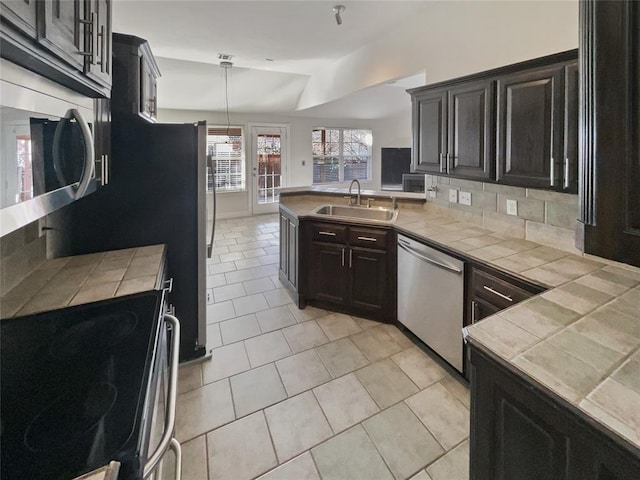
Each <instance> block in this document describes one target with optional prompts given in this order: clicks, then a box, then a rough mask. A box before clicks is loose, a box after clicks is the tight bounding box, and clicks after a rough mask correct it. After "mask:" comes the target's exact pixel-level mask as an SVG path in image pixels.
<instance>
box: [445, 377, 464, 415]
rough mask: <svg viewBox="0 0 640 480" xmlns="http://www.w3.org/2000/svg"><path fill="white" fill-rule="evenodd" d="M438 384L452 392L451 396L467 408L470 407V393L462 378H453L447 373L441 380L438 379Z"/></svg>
mask: <svg viewBox="0 0 640 480" xmlns="http://www.w3.org/2000/svg"><path fill="white" fill-rule="evenodd" d="M440 384H441V385H442V386H443V387H445V388H446V389H447V390H449V391H450V392H451V393H453V396H454V397H456V398H457V399H458V400H459V401H460V403H462V404H463V405H464V406H465V407H467V409H470V408H471V394H470V392H469V385H468V384H466V383H463V381H462V380H458V379H457V378H453V377H452V376H451V375H447V376H446V377H444V378H443V379H442V380H440Z"/></svg>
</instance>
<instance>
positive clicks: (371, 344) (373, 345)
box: [351, 327, 402, 362]
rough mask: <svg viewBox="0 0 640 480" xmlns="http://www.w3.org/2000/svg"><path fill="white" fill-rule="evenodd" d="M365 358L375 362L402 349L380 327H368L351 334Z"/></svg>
mask: <svg viewBox="0 0 640 480" xmlns="http://www.w3.org/2000/svg"><path fill="white" fill-rule="evenodd" d="M351 340H352V341H353V343H355V344H356V346H357V347H358V348H359V349H360V351H361V352H362V353H364V355H365V357H367V360H369V361H370V362H376V361H378V360H381V359H383V358H386V357H388V356H390V355H393V354H394V353H397V352H399V351H400V350H402V347H401V346H400V345H399V344H398V343H397V342H396V341H395V340H394V339H393V338H391V336H390V335H389V334H388V333H387V332H386V331H384V330H383V329H382V327H376V328H369V329H367V330H365V331H363V332H360V333H356V334H355V335H352V336H351Z"/></svg>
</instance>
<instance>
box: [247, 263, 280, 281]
mask: <svg viewBox="0 0 640 480" xmlns="http://www.w3.org/2000/svg"><path fill="white" fill-rule="evenodd" d="M251 273H252V274H253V276H254V278H262V277H270V276H272V275H277V274H278V266H277V265H261V266H259V267H253V268H252V269H251Z"/></svg>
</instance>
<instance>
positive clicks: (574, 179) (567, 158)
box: [561, 61, 580, 193]
mask: <svg viewBox="0 0 640 480" xmlns="http://www.w3.org/2000/svg"><path fill="white" fill-rule="evenodd" d="M579 79H580V75H579V71H578V62H577V61H576V62H571V63H569V64H568V65H566V66H565V67H564V155H563V168H562V187H561V188H562V191H563V192H565V193H578V90H579V87H580V84H579Z"/></svg>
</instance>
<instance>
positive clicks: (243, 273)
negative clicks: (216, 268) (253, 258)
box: [224, 262, 253, 293]
mask: <svg viewBox="0 0 640 480" xmlns="http://www.w3.org/2000/svg"><path fill="white" fill-rule="evenodd" d="M235 263H236V267H237V268H238V262H235ZM224 277H225V279H226V280H227V285H228V286H231V285H233V284H238V283H241V282H246V281H248V280H253V275H252V274H251V271H250V270H246V269H241V270H236V271H235V272H227V273H225V274H224ZM242 290H243V291H245V290H244V285H243V286H242ZM247 293H249V292H247Z"/></svg>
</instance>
